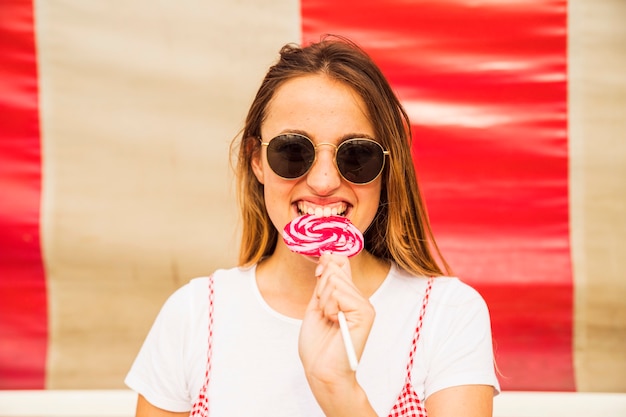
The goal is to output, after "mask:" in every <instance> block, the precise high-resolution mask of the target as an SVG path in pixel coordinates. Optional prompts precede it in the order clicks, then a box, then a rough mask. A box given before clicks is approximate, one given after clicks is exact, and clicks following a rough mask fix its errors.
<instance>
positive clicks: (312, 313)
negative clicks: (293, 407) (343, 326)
mask: <svg viewBox="0 0 626 417" xmlns="http://www.w3.org/2000/svg"><path fill="white" fill-rule="evenodd" d="M315 272H316V276H317V277H318V281H317V286H316V287H315V291H314V293H313V296H312V297H311V301H310V302H309V305H308V307H307V310H306V312H305V315H304V319H303V322H302V328H301V330H300V339H299V352H300V358H301V360H302V364H303V366H304V371H305V373H306V377H307V380H308V382H309V385H310V386H311V390H312V391H313V394H314V395H315V397H316V399H317V401H318V403H319V404H320V406H321V407H322V408H323V409H324V411H325V412H326V414H327V415H342V413H343V410H345V411H349V410H350V407H352V412H353V413H354V410H355V408H354V407H357V409H360V407H361V406H364V405H365V406H367V407H366V408H365V410H367V409H368V408H369V410H371V407H369V403H368V402H367V397H366V396H365V393H364V392H363V390H362V389H361V387H360V386H359V385H358V383H357V381H356V376H355V373H354V371H352V370H351V369H350V364H349V361H348V356H347V354H346V348H345V346H344V342H343V339H342V336H341V332H340V329H339V323H338V319H337V313H338V312H339V311H343V313H344V314H345V317H346V321H347V324H348V328H349V332H350V337H351V339H352V343H353V345H354V349H355V352H356V356H357V358H360V357H361V355H362V354H363V349H364V348H365V343H366V342H367V338H368V336H369V333H370V330H371V328H372V324H373V322H374V316H375V312H374V308H373V307H372V305H371V304H370V302H369V300H368V299H367V298H365V297H363V295H362V294H361V293H360V292H359V290H358V289H357V288H356V286H355V285H354V283H353V282H352V273H351V270H350V262H349V260H348V258H347V257H346V256H342V255H332V254H324V255H322V256H321V257H320V259H319V264H318V266H317V269H316V271H315ZM372 412H373V411H372ZM352 415H354V414H352ZM360 415H367V414H360Z"/></svg>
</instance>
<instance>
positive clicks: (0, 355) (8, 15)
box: [0, 1, 48, 389]
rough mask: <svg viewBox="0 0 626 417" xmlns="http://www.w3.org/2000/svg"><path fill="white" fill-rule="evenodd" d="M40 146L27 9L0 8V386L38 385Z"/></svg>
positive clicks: (42, 359) (41, 330) (42, 300)
mask: <svg viewBox="0 0 626 417" xmlns="http://www.w3.org/2000/svg"><path fill="white" fill-rule="evenodd" d="M40 200H41V146H40V137H39V92H38V79H37V59H36V54H35V32H34V24H33V5H32V2H31V1H11V2H2V3H0V389H8V388H11V389H20V388H30V389H33V388H43V387H44V380H45V363H46V351H47V344H48V322H47V308H48V305H47V296H46V280H45V273H44V268H43V262H42V256H41V244H40V233H39V219H40V210H39V207H40Z"/></svg>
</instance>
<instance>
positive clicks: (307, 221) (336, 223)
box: [283, 214, 363, 257]
mask: <svg viewBox="0 0 626 417" xmlns="http://www.w3.org/2000/svg"><path fill="white" fill-rule="evenodd" d="M283 240H284V241H285V243H286V244H287V247H289V249H290V250H291V251H293V252H296V253H300V254H303V255H308V256H321V255H322V253H324V252H332V253H335V254H340V255H346V256H348V257H351V256H354V255H356V254H358V253H359V252H361V250H363V235H362V234H361V231H360V230H359V229H357V228H356V226H354V225H353V224H352V223H351V222H350V220H348V219H347V218H346V217H341V216H328V217H319V216H315V215H312V214H305V215H304V216H300V217H297V218H295V219H293V220H292V221H291V222H289V223H288V224H287V225H286V226H285V228H284V229H283Z"/></svg>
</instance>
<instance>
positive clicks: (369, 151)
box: [261, 133, 389, 184]
mask: <svg viewBox="0 0 626 417" xmlns="http://www.w3.org/2000/svg"><path fill="white" fill-rule="evenodd" d="M261 145H263V146H267V162H268V163H269V165H270V168H272V171H274V172H275V173H276V175H279V176H281V177H283V178H286V179H296V178H300V177H301V176H303V175H304V174H306V173H307V172H309V170H310V169H311V167H312V166H313V163H315V157H316V155H317V152H316V151H317V148H318V147H320V146H323V145H329V146H332V147H334V148H335V165H336V166H337V169H338V170H339V173H340V174H341V176H342V177H343V178H344V179H345V180H346V181H348V182H351V183H353V184H367V183H370V182H372V181H374V180H375V179H376V178H378V176H379V175H380V173H381V172H383V168H384V167H385V155H389V151H386V150H385V149H384V148H383V147H382V146H381V145H380V143H378V142H376V141H374V140H371V139H366V138H352V139H348V140H346V141H344V142H341V143H340V144H339V146H337V145H334V144H332V143H320V144H318V145H315V144H313V142H312V141H311V139H309V138H307V137H306V136H304V135H300V134H297V133H287V134H283V135H278V136H276V137H275V138H273V139H271V140H270V141H269V142H261Z"/></svg>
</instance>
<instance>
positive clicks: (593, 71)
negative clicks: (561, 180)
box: [569, 0, 626, 392]
mask: <svg viewBox="0 0 626 417" xmlns="http://www.w3.org/2000/svg"><path fill="white" fill-rule="evenodd" d="M625 19H626V2H624V1H623V0H595V1H587V0H570V24H569V28H570V34H569V39H570V56H569V62H570V84H569V93H570V112H569V121H570V144H571V147H570V161H571V204H570V205H571V222H572V251H573V262H574V277H575V284H576V300H575V301H576V314H575V344H574V349H575V351H574V353H575V366H576V379H577V385H578V389H579V390H580V391H620V392H625V391H626V279H625V278H624V274H625V273H626V25H624V20H625Z"/></svg>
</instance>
